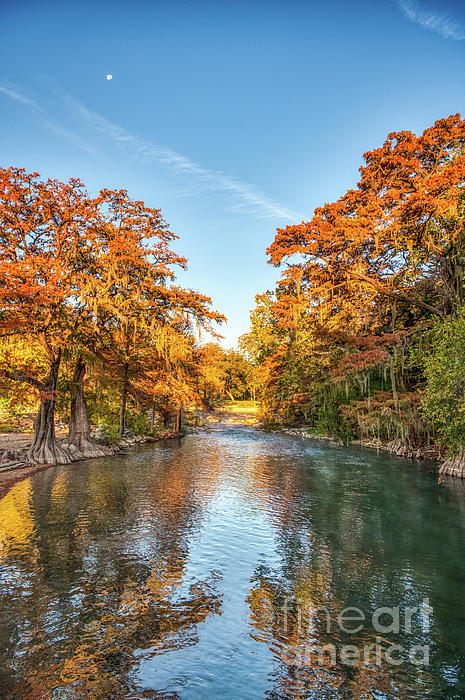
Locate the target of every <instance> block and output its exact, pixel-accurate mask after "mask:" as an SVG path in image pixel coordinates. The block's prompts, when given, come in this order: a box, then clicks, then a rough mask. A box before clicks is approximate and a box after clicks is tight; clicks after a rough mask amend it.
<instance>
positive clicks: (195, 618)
mask: <svg viewBox="0 0 465 700" xmlns="http://www.w3.org/2000/svg"><path fill="white" fill-rule="evenodd" d="M464 593H465V493H464V490H463V487H462V484H461V483H460V482H454V481H451V482H447V483H444V484H441V485H438V484H437V479H436V478H435V477H434V476H433V475H431V474H429V473H428V472H427V471H426V470H425V468H424V467H423V466H418V465H415V464H414V463H411V462H407V461H404V460H400V459H397V458H391V457H388V456H386V455H376V453H375V452H371V451H367V450H365V451H360V450H357V449H355V448H350V449H344V448H337V447H332V446H330V445H327V444H324V443H320V442H315V441H312V440H302V439H296V438H291V437H288V436H285V435H278V434H264V433H260V432H257V431H254V430H253V429H252V428H247V427H232V426H226V427H223V428H222V427H219V428H217V429H215V430H213V431H212V432H209V433H202V434H199V435H192V436H188V437H186V438H184V439H183V440H182V441H175V440H173V441H168V442H166V443H163V444H156V445H155V446H150V447H143V448H140V449H139V451H138V452H136V453H133V454H130V455H125V456H121V457H116V458H115V457H114V458H111V459H100V460H93V461H88V462H83V463H81V464H78V465H74V466H69V467H57V468H49V469H46V470H43V471H41V472H38V473H37V474H35V475H34V476H32V477H30V478H28V479H26V480H24V481H22V482H20V483H18V484H16V485H15V486H13V487H12V489H11V490H10V491H9V492H8V493H7V494H6V495H5V496H4V497H3V499H2V500H1V501H0V697H2V698H60V699H61V698H105V699H107V698H133V699H136V698H183V699H184V698H186V699H189V698H196V699H197V698H199V699H200V698H202V699H203V698H215V699H216V698H222V697H223V698H234V699H239V700H242V699H247V698H318V699H320V698H376V699H381V698H419V699H420V698H463V697H465V674H464V668H465V596H464ZM348 606H350V607H356V608H358V612H357V611H351V612H347V611H346V612H344V609H345V608H347V607H348ZM382 607H388V608H390V609H391V610H390V612H385V614H384V615H381V616H380V617H379V620H378V621H376V619H374V618H373V614H374V613H376V610H378V609H379V608H382ZM406 607H413V608H417V607H420V609H419V610H418V611H415V612H412V613H411V614H410V619H411V623H410V625H409V624H408V620H407V627H406V620H405V609H406ZM393 608H394V610H393ZM396 609H398V611H399V619H400V623H399V628H397V626H396V615H397V612H396ZM341 614H342V615H343V617H342V618H340V617H338V616H339V615H341ZM407 616H408V614H407ZM348 617H356V618H357V620H355V621H354V620H353V621H348ZM362 618H364V619H363V621H362ZM341 619H342V625H341ZM358 628H360V629H359V631H357V632H356V633H354V632H353V630H354V629H358ZM324 645H330V646H326V647H325V649H323V650H322V647H323V646H324ZM393 645H396V647H395V648H394V647H393ZM417 645H419V647H420V648H419V649H417V650H416V651H415V649H414V647H415V646H417ZM347 649H349V651H347ZM350 649H351V650H352V651H351V652H350ZM318 652H320V655H318ZM386 652H387V656H386ZM334 654H335V659H334V656H333V655H334ZM344 654H345V655H344ZM409 654H410V656H409ZM428 656H429V658H428ZM357 657H358V658H357ZM392 660H394V663H391V661H392ZM420 662H421V663H420Z"/></svg>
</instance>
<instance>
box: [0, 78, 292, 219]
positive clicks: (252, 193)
mask: <svg viewBox="0 0 465 700" xmlns="http://www.w3.org/2000/svg"><path fill="white" fill-rule="evenodd" d="M0 93H3V94H4V95H6V96H7V97H9V98H10V99H12V100H15V101H16V102H19V103H21V104H23V105H25V106H27V107H29V108H31V109H33V110H34V111H36V112H38V113H40V115H41V117H42V120H43V122H44V123H45V124H46V126H47V127H49V128H50V129H52V130H54V131H55V132H56V133H59V134H61V135H62V136H64V137H65V138H67V139H68V140H71V141H73V142H74V143H75V144H76V145H78V146H79V147H80V148H83V149H84V150H86V151H88V152H91V153H92V154H93V155H95V150H94V149H93V148H91V147H90V146H89V145H88V144H86V143H85V142H83V140H82V138H81V137H80V136H79V135H78V134H77V133H76V132H75V131H73V130H70V129H68V128H66V127H64V126H63V125H62V124H60V123H58V122H57V121H56V119H54V118H52V117H51V115H50V114H49V113H48V112H47V111H46V110H45V109H44V108H43V107H42V106H41V105H40V104H38V103H37V102H36V101H35V100H33V99H31V98H29V97H27V96H25V95H24V94H23V93H22V92H21V91H19V90H17V89H16V88H14V89H13V88H10V87H5V86H1V85H0ZM63 99H64V103H65V106H66V108H67V110H68V111H69V112H70V113H71V115H72V116H73V118H74V119H76V118H77V119H78V120H79V121H80V122H81V123H82V124H84V126H85V130H86V131H88V130H89V128H90V129H92V130H93V131H94V132H96V133H97V134H99V135H100V136H103V137H104V138H106V139H109V140H110V141H111V142H112V143H113V144H114V145H116V146H117V147H118V148H120V149H123V150H124V151H126V152H127V153H128V154H129V155H130V156H131V157H133V158H135V159H137V160H139V161H141V162H150V161H152V162H154V163H156V164H158V165H159V166H160V167H162V168H166V169H168V170H170V171H171V172H172V173H173V174H174V175H178V176H184V177H183V179H184V181H186V179H187V182H188V183H189V190H190V193H192V191H197V192H198V191H199V190H204V191H209V192H218V193H221V192H222V193H225V194H226V195H229V206H230V207H232V208H234V209H236V210H240V211H242V212H244V213H247V214H251V215H254V216H256V217H259V218H274V219H279V220H281V221H283V220H284V221H298V220H302V219H303V218H304V217H303V216H302V215H299V214H298V213H296V212H294V211H291V210H290V209H288V208H286V207H284V206H283V205H281V204H279V203H277V202H274V201H273V200H272V199H271V198H269V197H268V196H267V195H266V194H265V193H264V192H262V191H261V190H260V189H259V188H258V187H256V186H255V185H252V184H249V183H246V182H243V181H241V180H239V179H237V178H235V177H234V176H232V175H228V174H227V173H224V172H222V171H219V170H218V171H217V170H212V169H209V168H206V167H204V166H202V165H200V164H199V163H196V162H195V161H193V160H191V159H190V158H189V157H187V156H185V155H183V154H181V153H178V152H177V151H174V150H173V149H171V148H169V147H166V146H160V145H158V144H155V143H153V142H151V141H146V140H144V139H141V138H139V137H138V136H136V135H134V134H131V133H130V132H129V131H127V130H126V129H124V128H123V127H122V126H119V125H118V124H115V123H114V122H112V121H110V120H109V119H107V118H106V117H103V116H102V115H100V114H97V113H96V112H93V111H91V110H90V109H88V108H87V107H86V106H85V105H84V104H82V103H81V102H79V101H77V100H75V99H74V98H72V97H71V96H69V95H64V96H63ZM80 131H81V130H80Z"/></svg>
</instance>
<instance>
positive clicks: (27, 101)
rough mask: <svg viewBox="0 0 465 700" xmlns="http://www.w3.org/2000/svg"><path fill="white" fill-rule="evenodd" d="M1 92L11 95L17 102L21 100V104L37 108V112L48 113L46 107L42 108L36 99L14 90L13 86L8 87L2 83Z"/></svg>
mask: <svg viewBox="0 0 465 700" xmlns="http://www.w3.org/2000/svg"><path fill="white" fill-rule="evenodd" d="M0 92H2V93H3V94H4V95H6V96H7V97H9V98H10V99H11V100H15V102H20V103H21V104H23V105H26V106H27V107H31V108H32V109H35V110H36V112H40V113H41V114H46V112H45V109H42V107H41V106H40V105H39V104H37V102H36V101H35V100H32V99H31V98H30V97H26V95H23V94H22V93H21V92H18V91H17V90H13V89H11V88H7V87H4V86H3V85H0Z"/></svg>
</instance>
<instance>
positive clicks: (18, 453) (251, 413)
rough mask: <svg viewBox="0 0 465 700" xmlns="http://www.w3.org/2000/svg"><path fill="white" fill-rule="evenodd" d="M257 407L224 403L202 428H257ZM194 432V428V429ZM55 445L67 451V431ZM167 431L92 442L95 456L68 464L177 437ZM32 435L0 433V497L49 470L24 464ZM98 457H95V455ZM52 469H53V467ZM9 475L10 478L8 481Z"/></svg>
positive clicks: (61, 432)
mask: <svg viewBox="0 0 465 700" xmlns="http://www.w3.org/2000/svg"><path fill="white" fill-rule="evenodd" d="M256 413H257V404H256V403H255V402H253V401H227V402H225V403H224V404H223V405H222V406H219V407H217V408H215V410H214V411H212V412H210V413H208V414H207V415H206V425H205V428H204V429H208V426H209V425H212V424H215V423H222V424H227V425H251V426H259V422H258V420H257V418H256ZM194 429H195V430H197V429H198V428H194ZM56 436H57V440H58V442H59V443H60V444H61V445H63V446H64V447H66V449H67V450H69V446H68V445H67V442H66V438H67V430H66V429H62V428H60V429H59V430H56ZM181 436H182V435H177V434H175V433H172V432H171V431H165V432H161V433H158V434H156V435H128V436H125V437H124V438H123V439H122V440H120V441H119V442H117V443H116V444H114V445H110V446H105V445H101V444H100V443H99V441H98V440H97V441H96V442H95V447H96V455H88V456H84V457H83V456H81V455H79V454H76V456H75V457H74V459H73V455H72V454H71V455H70V456H71V460H72V462H74V463H78V462H81V461H83V460H84V459H91V458H93V457H112V456H113V455H118V454H122V453H124V452H126V451H127V450H128V449H130V448H131V447H133V446H135V445H137V444H142V443H146V442H156V441H158V440H166V439H171V438H175V437H181ZM33 438H34V434H33V432H32V431H30V432H10V433H0V495H1V493H2V490H4V487H5V485H6V489H8V488H9V487H10V486H11V484H12V483H15V482H16V481H18V480H21V479H23V478H25V477H27V476H30V475H31V474H34V473H35V472H37V471H39V470H41V469H44V468H46V467H49V466H51V465H49V464H33V463H30V462H28V459H27V451H28V449H29V447H30V446H31V444H32V441H33ZM97 453H98V454H97ZM55 466H56V465H55ZM10 475H12V476H11V477H10Z"/></svg>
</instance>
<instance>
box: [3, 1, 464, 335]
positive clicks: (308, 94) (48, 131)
mask: <svg viewBox="0 0 465 700" xmlns="http://www.w3.org/2000/svg"><path fill="white" fill-rule="evenodd" d="M108 73H110V74H112V76H113V79H112V80H107V79H106V75H107V74H108ZM464 102H465V4H464V3H459V2H448V0H442V1H441V2H440V3H439V2H434V1H433V2H432V3H428V4H425V3H420V2H415V1H414V0H399V1H398V2H396V1H395V0H372V1H371V2H368V1H366V2H362V1H358V2H357V1H355V2H337V1H336V2H331V1H329V2H326V3H323V2H313V1H312V0H307V2H298V1H295V0H287V2H284V1H281V2H277V1H273V0H270V1H269V2H264V1H258V0H257V1H254V0H249V2H242V1H241V0H237V1H236V2H232V1H231V2H229V1H225V0H223V1H222V2H220V1H219V0H217V1H216V2H207V1H195V0H192V1H191V2H188V3H187V2H186V3H183V2H178V1H177V0H172V1H171V2H157V0H153V1H152V2H138V1H137V0H135V1H133V2H131V3H129V2H127V3H122V2H116V1H114V2H105V1H101V2H85V1H80V2H74V0H69V1H68V2H66V3H63V2H61V1H58V0H57V1H54V2H49V1H47V0H41V1H40V2H37V1H36V2H24V1H23V2H22V1H21V0H16V1H15V2H9V1H8V0H2V2H1V3H0V144H1V149H0V163H1V165H3V166H8V165H15V166H21V167H25V168H26V169H28V170H35V171H38V172H40V173H41V174H42V175H43V176H47V177H56V178H59V179H67V178H68V177H71V176H77V177H80V178H81V179H82V180H83V181H84V182H85V183H86V185H87V186H88V188H89V189H90V190H91V191H97V190H98V189H99V188H100V187H109V188H113V187H118V188H119V187H124V188H126V189H128V190H129V192H130V194H131V195H132V196H133V197H135V198H137V199H143V200H145V201H146V202H147V204H149V205H151V206H157V207H159V208H161V209H162V210H163V212H164V215H165V217H166V218H167V220H168V221H169V223H170V225H171V228H172V230H173V231H175V232H176V233H177V234H179V235H180V240H179V241H178V242H177V245H176V248H177V250H178V251H179V252H180V253H182V254H183V255H186V256H187V257H188V259H189V270H188V271H187V272H186V273H181V274H180V275H179V276H178V281H179V282H180V283H181V284H183V285H185V286H189V287H192V288H194V289H197V290H199V291H202V292H204V293H207V294H209V295H210V296H211V297H212V299H213V302H214V305H215V307H216V308H217V309H218V310H220V311H222V312H223V313H225V314H226V315H227V316H228V318H229V323H228V325H227V326H226V327H225V328H224V331H223V333H224V335H225V341H224V344H225V345H226V346H232V345H234V344H235V342H236V339H237V336H238V335H240V334H241V333H243V332H245V331H246V330H247V327H248V317H249V310H250V309H251V308H252V306H253V303H254V296H255V294H256V293H257V292H261V291H265V290H266V289H267V288H271V287H273V286H274V282H275V280H276V279H277V276H278V274H279V273H278V272H277V271H276V270H275V269H273V268H271V267H270V266H269V265H267V263H266V255H265V249H266V247H267V246H268V245H269V243H270V242H271V241H272V239H273V236H274V231H275V229H276V227H277V226H283V225H286V224H287V223H295V222H299V221H301V220H302V219H308V218H310V216H311V214H312V211H313V209H314V208H315V207H316V206H319V205H320V204H323V203H324V202H327V201H332V200H334V199H335V198H337V197H338V196H339V195H340V194H342V193H343V192H344V191H345V190H346V189H347V188H348V187H350V186H352V185H353V184H354V183H355V182H356V180H357V169H358V167H359V166H360V164H361V155H362V153H363V152H364V151H366V150H369V149H371V148H374V147H376V146H377V145H379V144H381V143H382V141H383V140H384V138H385V136H386V134H387V133H388V132H390V131H395V130H400V129H410V130H412V131H415V132H419V131H421V130H423V129H424V128H425V127H427V126H429V125H430V124H431V123H432V122H433V121H434V120H436V119H438V118H440V117H443V116H448V115H449V114H452V113H456V112H462V113H465V106H464Z"/></svg>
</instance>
